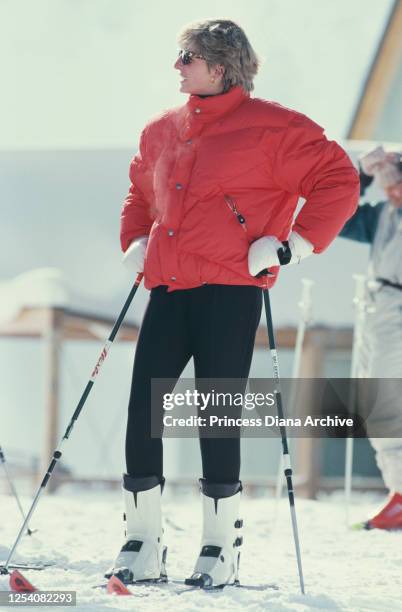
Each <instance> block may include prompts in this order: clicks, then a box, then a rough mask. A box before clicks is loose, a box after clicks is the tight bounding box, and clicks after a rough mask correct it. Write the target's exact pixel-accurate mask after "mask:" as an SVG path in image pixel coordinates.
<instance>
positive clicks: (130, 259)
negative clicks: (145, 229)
mask: <svg viewBox="0 0 402 612" xmlns="http://www.w3.org/2000/svg"><path fill="white" fill-rule="evenodd" d="M147 244H148V236H140V237H139V238H136V239H135V240H133V242H132V243H131V244H130V246H129V247H128V249H127V251H126V252H125V253H124V256H123V265H124V267H125V268H126V269H127V270H129V272H136V273H137V274H140V273H141V272H143V271H144V261H145V251H146V249H147Z"/></svg>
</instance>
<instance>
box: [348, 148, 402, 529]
mask: <svg viewBox="0 0 402 612" xmlns="http://www.w3.org/2000/svg"><path fill="white" fill-rule="evenodd" d="M360 163H361V172H360V180H361V185H362V186H361V195H362V196H364V194H365V190H366V187H368V186H369V185H370V183H371V182H372V181H373V179H374V178H376V180H377V182H378V183H379V185H380V186H381V187H382V189H383V190H384V192H385V193H386V196H387V200H386V201H383V202H378V203H376V204H375V205H374V206H373V205H372V204H371V203H369V202H366V203H362V205H361V206H359V208H358V209H357V211H356V212H355V214H354V215H353V217H352V218H351V219H350V220H349V221H348V222H347V223H346V225H345V227H344V228H343V229H342V231H341V233H340V236H342V237H344V238H349V239H351V240H357V241H358V242H365V243H368V244H370V245H371V255H370V264H369V269H368V275H367V276H368V283H367V300H368V308H367V309H366V314H365V327H364V335H363V342H362V348H361V351H360V354H359V377H361V378H377V379H379V380H380V381H381V382H380V386H379V388H378V391H379V393H378V402H377V403H376V405H375V406H372V405H371V402H367V401H366V402H365V406H363V405H362V406H360V409H361V410H366V411H367V406H368V405H370V408H371V410H370V411H369V415H368V418H367V420H366V427H367V433H368V435H369V436H370V442H371V444H372V446H373V448H374V450H375V453H376V460H377V464H378V467H379V469H380V471H381V474H382V476H383V479H384V482H385V485H386V487H387V488H388V489H389V492H390V495H389V499H388V500H387V502H386V503H385V505H384V507H383V508H381V509H380V511H379V512H378V513H377V514H376V515H375V516H373V517H371V518H370V519H369V520H368V521H367V522H366V523H365V527H366V528H367V529H387V530H393V529H402V437H400V436H401V433H402V411H401V401H400V391H401V384H400V379H401V378H402V352H401V350H402V317H401V313H402V156H401V154H399V153H395V152H391V151H390V152H388V153H386V152H385V151H384V149H383V148H382V147H377V148H376V149H375V150H374V151H370V152H369V153H366V154H365V155H364V156H363V157H362V158H361V160H360ZM390 379H391V380H390ZM388 436H389V437H388Z"/></svg>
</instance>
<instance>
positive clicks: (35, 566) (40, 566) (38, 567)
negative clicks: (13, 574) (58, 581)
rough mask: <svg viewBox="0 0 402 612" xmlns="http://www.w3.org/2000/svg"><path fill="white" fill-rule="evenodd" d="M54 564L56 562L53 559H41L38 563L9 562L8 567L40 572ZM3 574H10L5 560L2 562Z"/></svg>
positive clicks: (1, 569)
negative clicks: (44, 560)
mask: <svg viewBox="0 0 402 612" xmlns="http://www.w3.org/2000/svg"><path fill="white" fill-rule="evenodd" d="M52 565H54V563H53V562H51V561H46V562H44V563H42V561H39V562H37V563H28V562H27V563H9V564H8V567H9V568H10V569H18V570H34V571H36V572H40V571H42V570H44V569H46V568H48V567H52ZM1 574H8V571H7V570H6V566H5V563H4V562H0V575H1Z"/></svg>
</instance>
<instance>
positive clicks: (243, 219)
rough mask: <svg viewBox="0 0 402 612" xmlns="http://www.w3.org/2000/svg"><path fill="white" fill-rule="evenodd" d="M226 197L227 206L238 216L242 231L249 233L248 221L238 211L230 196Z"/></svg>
mask: <svg viewBox="0 0 402 612" xmlns="http://www.w3.org/2000/svg"><path fill="white" fill-rule="evenodd" d="M224 197H225V202H226V204H227V205H228V206H229V208H230V210H231V211H232V212H233V213H234V214H235V215H236V218H237V220H238V222H239V223H240V225H241V227H242V229H243V230H244V231H245V232H247V226H246V219H245V217H243V215H242V214H240V213H239V211H238V210H237V208H236V204H235V203H234V200H233V199H232V198H231V197H230V196H228V195H225V196H224Z"/></svg>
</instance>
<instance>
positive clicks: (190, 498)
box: [0, 488, 402, 612]
mask: <svg viewBox="0 0 402 612" xmlns="http://www.w3.org/2000/svg"><path fill="white" fill-rule="evenodd" d="M378 502H381V499H379V498H376V499H374V498H373V496H363V495H356V496H355V497H354V498H353V505H352V507H351V511H350V514H351V520H352V523H353V522H356V521H360V520H362V519H364V518H366V517H367V516H368V515H370V514H372V513H373V511H374V510H375V509H376V503H378ZM23 503H24V507H25V508H26V507H28V505H29V503H30V500H29V499H28V498H23ZM296 510H297V515H298V523H299V531H300V538H301V547H302V555H303V565H304V575H305V582H306V595H305V596H303V595H301V594H300V590H299V584H298V576H297V568H296V560H295V555H294V548H293V539H292V532H291V524H290V516H289V509H288V502H287V499H286V498H284V499H282V500H281V501H280V503H279V507H278V511H277V512H276V511H275V503H274V501H273V500H272V499H271V497H268V496H267V497H264V498H258V499H250V498H249V497H244V498H243V503H242V515H243V518H244V521H245V529H244V540H245V543H244V546H243V552H242V562H241V572H240V577H241V581H242V582H243V583H244V584H254V585H255V584H276V585H278V587H279V590H273V589H266V590H265V591H252V590H246V589H244V590H241V589H234V588H230V589H226V590H224V591H223V592H215V593H205V592H201V591H198V590H197V591H188V592H184V593H181V594H180V595H179V594H177V592H175V588H176V587H175V586H174V585H164V586H156V587H155V586H153V587H136V589H135V594H134V596H133V597H127V598H124V597H122V598H117V597H115V596H110V595H107V594H105V593H104V592H103V591H101V590H96V589H93V588H92V586H93V585H96V584H100V583H102V582H103V579H102V576H103V572H104V571H105V570H106V569H107V568H108V567H109V565H110V564H111V562H112V560H113V557H114V556H115V555H116V553H117V550H118V548H119V546H120V545H121V542H122V524H121V515H122V505H121V500H120V495H119V493H118V492H114V493H112V492H102V493H99V492H98V493H93V494H87V493H86V494H82V493H77V490H76V489H72V488H69V489H67V488H65V489H63V491H62V493H61V494H59V495H56V496H47V495H46V496H43V497H42V499H41V501H40V504H39V506H38V508H37V510H36V513H35V514H34V517H33V519H32V521H31V523H32V527H34V528H37V529H38V531H37V532H36V533H35V534H34V535H33V536H31V537H28V536H24V538H23V540H22V542H21V544H20V547H19V549H18V552H17V557H16V558H15V559H14V560H20V561H27V560H36V561H37V560H42V561H49V560H52V561H54V562H55V563H56V565H55V566H54V567H52V568H49V569H47V570H45V571H41V572H32V571H31V572H28V571H27V572H25V575H26V577H27V578H28V579H29V580H30V581H31V582H33V583H34V584H35V585H36V586H37V587H38V588H40V589H42V590H62V589H65V590H76V591H77V608H76V610H77V611H82V612H91V611H92V610H93V611H95V610H104V611H105V612H106V611H113V610H116V611H117V610H145V611H146V610H157V609H163V610H173V609H175V610H186V611H190V612H191V611H193V610H199V609H201V610H207V609H208V610H210V609H214V610H215V609H216V610H244V609H245V608H247V609H248V610H250V612H251V611H252V612H257V611H260V610H268V609H269V610H270V611H273V612H285V611H290V610H291V611H293V612H294V611H297V612H304V611H308V610H315V611H317V610H342V611H353V612H357V611H358V612H365V611H376V612H377V611H382V610H401V609H402V607H401V603H400V585H401V568H402V546H401V544H402V533H399V532H393V533H384V532H380V531H369V532H367V531H353V530H350V529H346V527H345V515H344V508H343V504H342V499H341V497H340V496H338V497H336V496H335V497H334V496H332V497H330V498H324V499H322V500H320V501H311V500H303V499H297V500H296ZM164 512H165V516H168V517H169V519H170V520H169V521H168V522H167V524H166V525H165V540H166V543H167V545H168V548H169V551H168V572H169V574H170V576H171V577H180V578H182V577H186V576H187V575H189V574H190V572H191V570H192V566H193V563H194V561H195V558H196V555H197V553H198V546H199V537H200V503H199V500H198V499H197V496H196V495H193V494H188V495H182V496H180V497H173V496H172V494H171V493H170V492H169V489H167V490H166V491H165V493H164ZM0 514H1V526H0V542H1V544H0V558H1V559H5V557H6V554H7V550H8V549H9V547H10V546H11V545H12V543H13V541H14V539H15V537H16V533H17V530H18V529H19V526H20V517H19V515H18V514H17V509H16V504H15V501H14V500H13V499H12V498H11V497H10V496H5V495H3V496H0ZM275 516H276V517H277V519H276V520H275ZM0 590H8V578H7V577H6V576H0ZM63 609H64V608H63ZM65 609H66V610H67V609H70V608H65Z"/></svg>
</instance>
